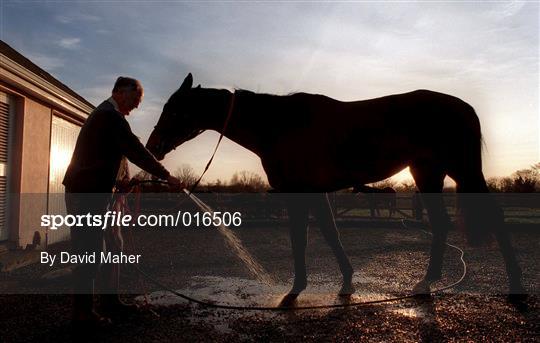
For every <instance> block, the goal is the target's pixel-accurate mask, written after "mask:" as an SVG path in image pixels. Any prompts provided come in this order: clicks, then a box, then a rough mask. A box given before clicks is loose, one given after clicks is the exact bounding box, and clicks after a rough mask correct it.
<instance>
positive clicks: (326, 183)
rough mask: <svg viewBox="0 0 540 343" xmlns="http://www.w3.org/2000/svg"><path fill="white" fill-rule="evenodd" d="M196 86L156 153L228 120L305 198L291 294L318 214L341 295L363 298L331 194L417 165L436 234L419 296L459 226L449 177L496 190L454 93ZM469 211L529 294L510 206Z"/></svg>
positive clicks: (179, 105)
mask: <svg viewBox="0 0 540 343" xmlns="http://www.w3.org/2000/svg"><path fill="white" fill-rule="evenodd" d="M192 84H193V78H192V76H191V74H189V75H188V76H187V77H186V79H185V80H184V82H183V83H182V85H181V86H180V88H179V89H178V90H177V91H176V92H175V93H174V94H173V95H172V96H171V97H170V99H169V100H168V101H167V103H166V104H165V106H164V107H163V112H162V114H161V117H160V118H159V121H158V123H157V125H156V126H155V128H154V130H153V132H152V134H151V136H150V138H149V140H148V143H147V148H148V149H149V150H150V151H151V152H152V153H153V154H154V155H155V156H156V157H157V158H158V159H163V158H164V156H165V154H167V153H168V152H170V151H171V150H172V149H174V148H175V147H177V146H178V145H180V144H182V143H183V142H185V141H187V140H189V139H192V138H194V137H196V136H197V135H199V134H200V133H201V132H203V131H205V130H215V131H218V132H221V131H222V130H223V128H224V123H226V122H228V126H227V128H226V130H225V132H224V134H225V136H226V137H228V138H229V139H231V140H233V141H234V142H236V143H238V144H240V145H242V146H243V147H245V148H247V149H249V150H251V151H252V152H254V153H255V154H257V155H258V156H259V157H260V158H261V161H262V165H263V167H264V169H265V172H266V173H267V176H268V181H269V182H270V185H271V186H272V187H273V188H274V189H276V190H278V191H280V192H284V193H295V194H291V195H290V202H289V205H288V214H289V221H290V235H291V244H292V249H293V256H294V267H295V278H294V284H293V287H292V289H291V290H290V293H289V296H292V297H293V298H294V297H296V296H297V295H298V294H299V293H300V292H301V291H302V290H304V289H305V287H306V284H307V276H306V264H305V250H306V243H307V226H308V214H309V212H310V211H311V212H312V213H313V214H314V216H315V217H316V219H317V220H318V224H319V226H320V229H321V232H322V234H323V236H324V238H325V239H326V241H327V242H328V244H329V245H330V247H331V248H332V251H333V253H334V255H335V256H336V258H337V261H338V264H339V267H340V270H341V273H342V274H343V286H342V288H341V291H340V293H341V294H351V293H352V292H354V288H353V286H352V274H353V268H352V266H351V264H350V262H349V259H348V257H347V255H346V254H345V252H344V250H343V247H342V245H341V242H340V239H339V234H338V232H337V228H336V225H335V222H334V218H333V214H332V210H331V208H330V206H329V202H328V197H327V195H326V192H333V191H336V190H340V189H344V188H348V187H353V186H355V185H361V184H368V183H373V182H376V181H380V180H383V179H386V178H388V177H390V176H392V175H394V174H396V173H398V172H399V171H401V170H402V169H404V168H406V167H407V166H409V167H410V171H411V174H412V176H413V177H414V180H415V182H416V185H417V187H418V189H419V190H420V192H422V197H423V202H424V206H425V208H426V209H427V212H428V216H429V221H430V224H431V227H432V231H433V239H432V243H431V251H430V260H429V265H428V267H427V272H426V274H425V276H424V278H423V279H422V280H421V281H420V282H418V283H417V284H416V286H415V287H414V291H415V292H419V293H422V292H426V291H428V290H429V287H430V284H431V283H432V282H434V281H436V280H437V279H439V278H440V277H441V269H442V261H443V254H444V250H445V249H444V248H445V242H446V238H447V233H448V230H449V229H450V228H451V226H452V224H451V221H450V218H449V216H448V214H447V212H446V208H445V206H444V203H443V199H442V196H441V194H440V193H441V192H442V189H443V180H444V178H445V176H446V175H449V176H450V177H451V178H452V179H453V180H455V182H456V184H457V190H458V192H461V193H487V192H488V189H487V186H486V182H485V179H484V176H483V174H482V163H481V134H480V122H479V120H478V117H477V116H476V113H475V111H474V109H473V108H472V107H471V106H470V105H468V104H467V103H465V102H463V101H462V100H460V99H458V98H455V97H453V96H450V95H446V94H441V93H436V92H432V91H428V90H417V91H414V92H410V93H405V94H396V95H390V96H385V97H381V98H376V99H370V100H364V101H354V102H341V101H337V100H334V99H332V98H329V97H326V96H323V95H314V94H306V93H296V94H292V95H287V96H277V95H269V94H256V93H253V92H250V91H245V90H238V91H236V92H234V93H231V92H229V91H228V90H219V89H205V88H201V86H200V85H199V86H198V87H196V88H192ZM229 113H230V116H229ZM228 118H229V119H230V120H229V119H228ZM320 193H323V194H320ZM427 193H433V194H427ZM460 205H461V207H462V213H463V216H464V223H465V225H466V228H467V232H468V233H469V240H470V242H473V243H478V242H479V241H481V240H482V239H485V238H486V237H487V230H488V229H489V230H491V231H492V232H494V233H495V236H496V238H497V241H498V243H499V246H500V249H501V252H502V254H503V257H504V261H505V264H506V270H507V274H508V278H509V284H510V290H511V291H514V292H521V291H522V286H521V270H520V268H519V265H518V263H517V261H516V258H515V254H514V250H513V248H512V246H511V244H510V240H509V236H508V233H506V232H504V231H503V229H502V228H503V219H504V218H503V212H502V209H501V208H500V207H499V206H498V205H497V204H496V203H495V201H494V200H493V199H492V198H491V197H489V196H487V195H484V196H483V197H482V199H481V201H480V200H479V199H477V198H475V199H471V198H469V197H462V199H461V200H460ZM473 228H474V230H472V229H473Z"/></svg>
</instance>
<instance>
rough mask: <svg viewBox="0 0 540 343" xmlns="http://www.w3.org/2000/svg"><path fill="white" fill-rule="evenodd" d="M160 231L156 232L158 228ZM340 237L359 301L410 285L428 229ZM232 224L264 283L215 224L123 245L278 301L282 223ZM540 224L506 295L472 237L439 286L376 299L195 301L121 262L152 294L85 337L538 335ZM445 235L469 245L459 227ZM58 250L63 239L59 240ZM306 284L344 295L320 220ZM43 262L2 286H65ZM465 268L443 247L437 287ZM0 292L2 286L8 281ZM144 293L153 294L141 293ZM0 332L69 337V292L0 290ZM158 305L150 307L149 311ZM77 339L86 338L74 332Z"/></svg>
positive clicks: (2, 278) (176, 271) (135, 291)
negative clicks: (428, 293) (267, 280)
mask: <svg viewBox="0 0 540 343" xmlns="http://www.w3.org/2000/svg"><path fill="white" fill-rule="evenodd" d="M156 230H159V231H156ZM340 232H341V239H342V242H343V245H344V247H345V249H346V251H347V253H348V254H349V256H350V258H351V261H352V263H353V266H354V268H355V270H356V273H355V276H354V284H355V287H356V289H357V292H356V293H355V294H354V295H353V297H352V298H351V299H350V300H349V301H353V302H363V301H369V300H376V299H384V298H390V297H395V296H400V295H405V294H408V291H409V290H410V289H411V288H412V286H413V285H414V283H415V282H416V281H417V280H418V279H419V278H420V277H421V276H422V275H423V272H424V269H425V267H426V263H427V261H426V258H427V253H426V252H427V251H428V247H429V236H427V235H426V234H424V233H422V232H420V231H414V230H413V231H411V230H399V229H381V228H376V229H375V228H373V229H369V228H362V229H358V228H356V229H355V228H343V229H341V230H340ZM235 233H236V234H237V235H238V237H239V238H240V239H241V241H242V243H243V244H244V246H245V247H246V248H247V250H248V251H249V252H250V253H251V254H252V255H253V256H254V258H255V259H256V260H257V261H258V262H259V263H260V264H261V265H262V266H263V267H264V268H265V269H266V270H267V272H268V274H269V275H270V276H271V278H272V279H273V283H272V284H271V285H264V284H261V283H260V282H258V281H257V280H256V279H255V278H254V277H253V275H252V274H250V273H249V272H248V271H247V269H246V268H245V266H244V265H243V264H242V263H241V262H240V260H239V259H238V258H237V256H236V255H235V254H234V253H233V252H232V251H231V250H230V249H229V248H228V246H227V245H226V244H225V243H224V239H223V237H222V236H221V235H220V234H219V233H218V232H217V231H216V230H215V229H167V230H165V229H152V230H140V229H139V230H138V231H134V232H133V234H130V233H127V232H126V233H125V235H124V236H125V241H126V250H127V252H132V253H137V254H142V255H143V258H142V261H141V262H142V263H141V265H140V267H141V268H142V269H144V270H146V271H147V272H149V273H150V274H151V275H152V276H153V277H154V278H155V279H157V280H159V281H160V282H162V283H165V284H166V285H168V286H169V287H171V288H173V289H176V290H179V291H181V292H183V293H186V294H188V295H190V296H193V297H196V298H198V299H204V300H207V301H212V302H217V303H224V304H232V305H248V306H253V305H262V306H275V305H276V304H277V303H278V302H279V301H280V299H281V297H282V296H283V294H284V293H285V292H286V291H287V289H288V287H290V285H291V282H292V280H291V277H292V259H291V252H290V245H289V239H288V232H287V230H286V229H285V228H284V227H279V228H270V227H257V228H244V229H237V230H235ZM539 236H540V234H539V233H536V232H516V233H515V234H514V242H515V245H516V247H517V250H518V253H519V256H520V260H521V262H522V263H521V264H522V266H523V269H524V283H525V287H526V289H527V291H528V292H529V293H530V295H529V296H528V297H527V298H526V299H521V301H519V302H513V303H512V302H509V301H508V299H507V297H506V296H505V295H504V293H505V292H506V290H507V289H506V280H505V273H504V266H503V265H502V259H501V257H500V254H499V253H498V251H497V249H496V247H495V246H488V247H485V248H482V249H476V250H473V249H470V248H466V247H465V249H464V250H465V253H466V255H465V259H466V261H467V264H468V271H469V272H468V275H467V277H466V278H465V280H464V281H463V282H462V283H461V284H460V285H459V286H457V287H456V288H453V289H451V290H448V291H445V292H444V293H443V294H440V295H437V296H432V297H423V298H413V299H407V300H402V301H399V302H390V303H383V304H376V305H369V306H359V307H349V308H338V309H324V310H317V311H315V310H309V311H301V310H296V311H288V312H278V313H274V312H271V313H269V312H257V311H229V310H216V309H208V308H204V307H201V306H198V305H192V304H188V303H186V302H185V301H183V300H181V299H179V298H178V297H176V296H174V295H171V294H170V293H167V292H163V291H162V290H160V289H159V288H158V287H156V286H154V285H153V284H151V283H150V282H148V281H147V280H145V279H142V278H141V277H140V275H139V274H138V273H136V272H135V271H134V270H133V269H128V268H124V272H123V274H122V286H123V288H124V289H125V291H126V293H129V294H125V295H123V297H124V298H125V299H126V300H131V301H137V302H140V303H141V304H149V305H148V306H146V310H145V311H144V312H142V313H140V314H137V315H133V316H131V317H127V318H120V319H117V320H116V321H115V322H114V324H113V326H112V327H110V328H107V329H102V330H97V331H94V332H92V334H87V335H85V336H84V338H85V339H87V340H89V341H103V340H105V339H106V340H107V341H112V342H116V341H122V342H124V341H126V340H129V341H131V342H139V341H141V342H146V341H184V340H185V341H251V340H262V341H298V340H303V341H321V340H322V341H350V340H361V341H375V342H381V341H411V342H412V341H414V342H417V341H429V342H431V341H537V340H538V335H539V332H540V331H539V326H540V321H539V316H538V314H539V310H538V309H539V306H538V305H539V301H538V285H539V281H540V280H539V278H540V273H539V266H538V263H537V262H538V261H539V260H540V259H539V258H540V249H538V248H539V244H540V240H539ZM450 242H451V243H453V244H456V245H458V246H464V244H463V240H462V239H461V238H460V236H459V235H458V234H457V233H451V235H450ZM56 249H57V250H62V249H65V246H64V247H62V246H58V247H56ZM307 263H308V272H309V275H310V278H309V287H308V289H307V290H306V291H305V293H304V294H302V295H301V296H300V297H299V299H298V302H297V306H309V305H321V304H339V303H343V302H344V301H345V300H344V299H342V298H339V297H336V292H337V290H338V289H339V286H340V274H339V270H338V268H337V265H336V263H335V260H334V258H333V257H332V254H331V252H330V249H329V248H328V247H327V246H326V245H325V244H324V240H323V239H322V237H321V236H320V234H319V232H318V230H317V229H313V230H311V231H310V237H309V244H308V252H307ZM49 271H50V269H48V267H46V266H43V265H40V264H36V265H32V266H28V267H24V268H21V269H19V270H16V271H13V272H11V273H3V274H0V287H1V289H4V290H7V289H10V290H11V291H12V292H13V290H15V289H16V290H18V291H19V292H33V293H35V292H36V291H37V290H38V288H37V287H39V290H40V292H42V293H54V292H56V293H58V292H61V293H66V292H67V290H68V289H69V288H67V285H66V284H63V283H61V282H60V281H58V280H57V281H56V282H53V283H51V282H48V283H43V282H38V281H39V280H40V279H39V277H40V276H41V275H43V274H44V273H47V272H49ZM461 274H462V265H461V262H460V260H459V252H458V251H456V250H455V249H450V248H449V249H448V250H447V253H446V259H445V266H444V275H443V279H442V280H441V281H440V282H439V283H437V285H436V286H437V287H441V286H444V285H447V284H450V283H452V282H454V281H457V280H458V279H459V277H460V276H461ZM4 293H5V291H4ZM141 294H146V296H142V295H141ZM0 304H1V306H0V341H6V342H19V341H38V340H39V341H42V342H48V341H55V342H58V341H67V340H71V339H73V338H74V336H73V335H72V332H71V326H70V322H69V319H70V318H69V317H70V304H71V303H70V298H69V296H66V295H62V294H56V295H55V294H42V295H35V294H34V295H28V294H27V295H1V296H0ZM150 309H151V310H150ZM75 338H76V340H80V338H81V337H79V336H76V337H75Z"/></svg>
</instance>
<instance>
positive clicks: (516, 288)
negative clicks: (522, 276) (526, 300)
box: [509, 282, 527, 295]
mask: <svg viewBox="0 0 540 343" xmlns="http://www.w3.org/2000/svg"><path fill="white" fill-rule="evenodd" d="M509 288H510V290H509V294H517V295H524V294H527V291H526V290H525V288H524V287H523V285H522V284H521V282H516V283H512V284H510V287H509Z"/></svg>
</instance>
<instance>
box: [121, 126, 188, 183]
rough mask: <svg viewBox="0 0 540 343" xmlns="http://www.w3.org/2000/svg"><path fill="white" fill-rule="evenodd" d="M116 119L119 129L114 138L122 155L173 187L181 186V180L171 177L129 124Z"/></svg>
mask: <svg viewBox="0 0 540 343" xmlns="http://www.w3.org/2000/svg"><path fill="white" fill-rule="evenodd" d="M115 119H116V120H117V121H116V123H115V124H117V125H115V126H117V127H118V128H117V130H116V132H115V135H114V136H115V137H116V139H117V144H118V147H119V148H120V151H121V152H122V154H123V155H124V156H126V157H127V159H128V160H130V161H131V162H133V163H134V164H135V165H136V166H138V167H139V168H141V169H143V170H145V171H147V172H149V173H150V174H152V175H154V176H157V177H159V178H161V179H164V180H167V181H168V182H169V183H171V184H173V185H181V182H180V180H179V179H178V178H176V177H174V176H172V175H170V173H169V172H168V171H167V169H165V167H163V165H162V164H161V163H159V162H158V160H156V158H155V157H154V155H152V153H151V152H150V151H148V149H146V148H145V146H144V145H143V144H142V143H141V141H140V140H139V138H138V137H137V136H135V134H134V133H133V132H132V131H131V128H130V127H129V124H128V122H127V121H126V120H125V119H121V118H119V117H118V118H115Z"/></svg>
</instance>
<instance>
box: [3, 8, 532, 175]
mask: <svg viewBox="0 0 540 343" xmlns="http://www.w3.org/2000/svg"><path fill="white" fill-rule="evenodd" d="M0 21H1V22H0V38H1V39H2V40H3V41H5V42H6V43H8V44H9V45H11V46H12V47H13V48H15V49H16V50H18V51H19V52H20V53H22V54H23V55H25V56H26V57H28V58H29V59H30V60H32V61H33V62H34V63H36V64H37V65H39V66H40V67H41V68H43V69H45V70H46V71H48V72H49V73H51V74H52V75H53V76H55V77H56V78H58V79H59V80H60V81H62V82H63V83H65V84H66V85H68V86H69V87H70V88H71V89H73V90H74V91H76V92H77V93H79V94H80V95H82V96H83V97H85V98H86V99H87V100H88V101H90V102H91V103H93V104H94V105H98V104H99V103H100V102H101V101H103V100H104V99H106V98H107V97H108V96H110V92H111V89H112V85H113V83H114V81H115V79H116V78H117V76H119V75H124V76H132V77H135V78H137V79H139V80H141V82H142V84H143V86H144V88H145V97H144V100H143V103H142V105H141V106H140V107H139V109H137V110H135V111H133V112H132V114H131V115H130V116H129V118H128V121H129V122H130V124H131V127H132V129H133V131H134V132H135V133H136V134H137V135H138V136H139V137H140V138H141V141H142V142H143V143H145V142H146V140H147V138H148V136H149V135H150V132H151V130H152V128H153V126H154V125H155V124H156V122H157V120H158V118H159V114H160V113H161V108H162V107H163V105H164V103H165V102H166V100H167V99H168V97H169V96H170V95H171V94H172V93H173V92H174V91H175V90H176V89H177V88H178V87H179V86H180V84H181V82H182V80H183V79H184V78H185V76H186V75H187V73H188V72H191V73H192V74H193V76H194V82H195V84H201V85H202V86H203V87H208V88H226V89H229V90H233V89H235V88H243V89H248V90H252V91H255V92H261V93H272V94H289V93H292V92H299V91H302V92H308V93H318V94H325V95H328V96H330V97H333V98H336V99H338V100H344V101H349V100H363V99H368V98H373V97H378V96H384V95H389V94H395V93H403V92H408V91H412V90H415V89H431V90H434V91H439V92H444V93H448V94H452V95H454V96H457V97H460V98H461V99H463V100H465V101H466V102H468V103H469V104H471V105H472V106H473V107H474V108H475V110H476V112H477V114H478V116H479V118H480V121H481V125H482V130H483V136H484V141H485V147H484V152H483V158H484V160H483V161H484V174H485V175H486V176H488V177H491V176H507V175H510V174H511V173H512V172H514V171H516V170H518V169H524V168H528V167H530V166H531V165H532V164H535V163H537V162H539V161H540V138H539V137H540V115H539V96H540V93H539V83H540V79H539V77H540V76H539V75H540V74H539V68H538V61H539V53H540V50H539V46H540V45H539V3H538V2H524V1H508V2H504V1H502V2H501V1H497V2H485V1H477V2H474V1H459V2H458V1H423V2H411V1H378V2H375V1H344V2H340V1H337V2H326V1H319V2H311V1H258V2H246V1H209V2H192V1H79V2H71V1H47V2H42V1H8V0H0ZM217 139H218V134H217V133H216V132H210V131H208V132H205V133H203V134H202V135H201V136H199V137H198V138H196V139H194V140H192V141H190V142H188V143H185V144H184V145H182V146H181V147H179V148H177V149H176V150H174V151H173V152H171V153H170V154H169V155H167V157H166V158H165V160H164V164H165V166H166V167H167V168H169V169H170V170H173V171H174V170H175V169H176V168H178V167H180V166H181V165H183V164H189V165H190V166H192V167H193V169H194V170H195V172H196V173H197V174H198V173H200V172H202V170H203V168H204V166H205V165H206V163H207V161H208V159H209V158H210V156H211V153H212V151H213V149H214V146H215V144H216V142H217ZM241 170H247V171H252V172H255V173H258V174H260V175H261V176H265V174H264V171H263V169H262V166H261V163H260V160H259V158H258V157H257V156H256V155H254V154H253V153H251V152H249V151H248V150H246V149H244V148H242V147H240V146H239V145H237V144H235V143H234V142H232V141H230V140H227V139H225V140H224V141H223V143H222V144H221V146H220V148H219V151H218V153H217V155H216V158H215V159H214V162H213V164H212V167H211V168H210V170H209V171H208V173H207V175H206V176H205V179H204V180H205V181H213V180H216V179H218V178H220V179H222V180H229V179H230V177H231V176H232V174H233V173H234V172H236V171H241ZM406 175H407V174H406V173H402V174H401V175H400V177H399V180H401V179H402V178H404V177H406Z"/></svg>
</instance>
